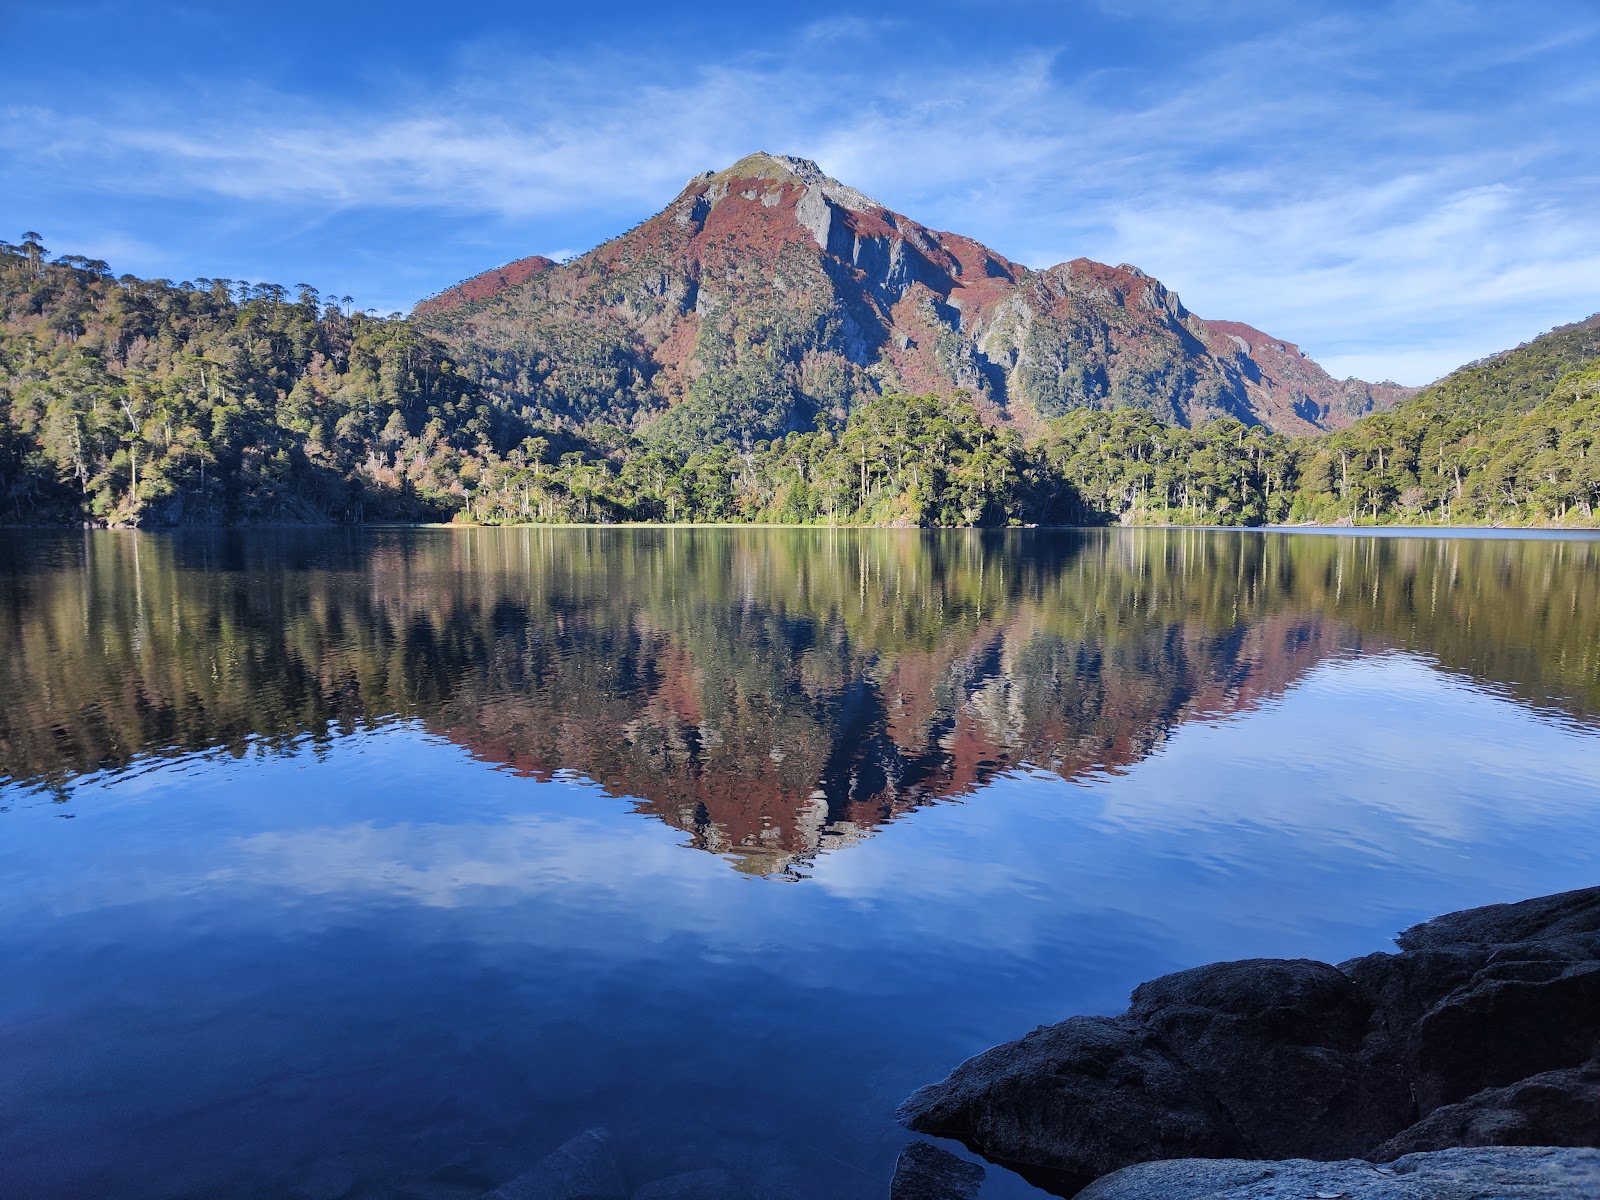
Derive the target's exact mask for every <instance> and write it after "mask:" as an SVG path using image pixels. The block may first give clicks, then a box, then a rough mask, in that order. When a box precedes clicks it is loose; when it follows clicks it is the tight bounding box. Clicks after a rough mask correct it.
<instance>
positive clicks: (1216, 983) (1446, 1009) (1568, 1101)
mask: <svg viewBox="0 0 1600 1200" xmlns="http://www.w3.org/2000/svg"><path fill="white" fill-rule="evenodd" d="M1495 939H1510V940H1495ZM1399 942H1400V944H1401V947H1402V949H1401V951H1400V953H1398V954H1372V955H1368V956H1366V957H1365V958H1360V959H1355V960H1352V961H1350V962H1347V963H1344V964H1342V965H1341V966H1339V967H1332V966H1329V965H1328V964H1326V963H1318V962H1312V961H1310V960H1306V959H1294V960H1277V959H1254V960H1248V961H1244V962H1235V963H1217V964H1213V965H1211V966H1207V967H1199V968H1196V969H1194V970H1190V971H1180V972H1177V973H1176V974H1173V975H1168V976H1165V977H1163V978H1161V979H1157V980H1154V981H1152V982H1150V983H1147V984H1144V985H1142V986H1140V987H1139V988H1138V989H1136V990H1135V991H1134V994H1133V997H1132V1001H1131V1003H1130V1005H1129V1008H1128V1011H1127V1012H1126V1013H1124V1014H1123V1015H1122V1016H1120V1017H1114V1018H1106V1017H1074V1018H1070V1019H1068V1020H1066V1021H1063V1022H1061V1023H1060V1024H1058V1025H1051V1026H1046V1027H1042V1028H1040V1029H1037V1030H1035V1031H1034V1032H1033V1033H1030V1034H1028V1035H1027V1036H1026V1037H1024V1038H1022V1039H1021V1040H1019V1041H1016V1042H1010V1043H1007V1044H1006V1045H1003V1046H997V1047H995V1048H994V1049H992V1050H988V1051H986V1052H984V1053H983V1054H980V1055H978V1056H977V1057H975V1058H972V1059H969V1060H968V1061H967V1062H965V1063H962V1064H961V1065H960V1066H959V1067H957V1068H956V1069H955V1071H953V1072H952V1073H951V1074H950V1076H949V1077H948V1078H947V1079H945V1080H943V1081H942V1082H940V1083H936V1084H932V1085H930V1086H928V1087H925V1088H922V1089H921V1090H920V1091H918V1092H916V1093H915V1094H914V1095H912V1096H911V1097H910V1098H909V1099H907V1100H906V1102H905V1103H904V1104H903V1105H902V1106H901V1108H900V1112H899V1116H900V1119H901V1120H902V1121H903V1122H904V1123H905V1124H906V1125H908V1126H909V1127H910V1128H912V1129H914V1130H916V1131H918V1132H921V1133H929V1134H937V1135H941V1136H945V1137H952V1138H957V1139H960V1140H961V1141H964V1142H965V1143H966V1144H967V1145H968V1146H970V1147H971V1148H972V1149H974V1150H976V1151H978V1152H979V1153H980V1154H983V1155H984V1156H985V1157H986V1158H989V1159H990V1160H991V1161H994V1162H998V1163H1002V1164H1004V1165H1006V1166H1009V1167H1012V1168H1014V1169H1015V1170H1017V1171H1019V1172H1020V1173H1021V1174H1023V1175H1024V1176H1025V1177H1027V1178H1028V1179H1030V1180H1031V1181H1033V1182H1034V1183H1036V1184H1039V1185H1040V1186H1043V1187H1047V1188H1049V1189H1051V1190H1053V1191H1056V1192H1058V1193H1060V1194H1062V1195H1070V1194H1072V1193H1073V1192H1074V1191H1076V1190H1077V1189H1079V1188H1081V1187H1083V1186H1084V1185H1085V1184H1087V1183H1088V1182H1089V1181H1090V1180H1093V1179H1095V1178H1098V1177H1099V1176H1101V1175H1104V1174H1106V1173H1107V1172H1110V1171H1114V1170H1116V1169H1118V1168H1120V1167H1124V1166H1127V1165H1129V1164H1131V1163H1138V1162H1145V1161H1150V1160H1158V1159H1176V1158H1212V1159H1215V1158H1235V1159H1240V1158H1248V1159H1279V1158H1308V1159H1320V1160H1334V1159H1343V1158H1352V1157H1387V1158H1393V1157H1395V1156H1396V1155H1398V1154H1404V1153H1408V1152H1411V1151H1418V1150H1428V1149H1437V1148H1440V1147H1442V1146H1445V1145H1460V1144H1463V1143H1464V1142H1476V1143H1480V1144H1485V1145H1500V1144H1517V1145H1548V1144H1573V1145H1597V1144H1600V1122H1594V1121H1591V1120H1589V1119H1588V1114H1589V1113H1591V1112H1592V1110H1593V1109H1592V1105H1593V1100H1592V1095H1591V1088H1592V1084H1590V1083H1588V1082H1586V1080H1588V1078H1589V1077H1588V1076H1587V1075H1585V1074H1584V1073H1583V1072H1580V1071H1579V1070H1578V1068H1580V1067H1581V1066H1582V1065H1583V1064H1584V1063H1587V1062H1590V1061H1591V1060H1594V1059H1596V1058H1600V888H1588V889H1584V890H1582V891H1579V892H1569V893H1564V894H1562V895H1559V896H1549V897H1543V898H1541V899H1538V900H1533V901H1526V902H1523V903H1521V904H1504V905H1492V906H1490V907H1489V908H1485V909H1476V910H1472V911H1470V912H1465V913H1454V914H1450V915H1449V916H1445V917H1440V918H1436V919H1435V920H1432V921H1428V922H1425V923H1423V924H1422V925H1418V926H1415V927H1413V928H1412V929H1409V930H1407V931H1406V932H1405V933H1403V934H1402V935H1400V938H1399ZM1535 1076H1537V1077H1539V1078H1538V1079H1537V1080H1536V1079H1535V1078H1534V1077H1535ZM1524 1081H1525V1082H1526V1086H1515V1085H1519V1084H1521V1083H1523V1082H1524ZM1447 1109H1448V1110H1450V1111H1446V1110H1447ZM1436 1113H1438V1114H1439V1115H1438V1116H1437V1118H1436V1119H1434V1114H1436ZM1430 1121H1431V1122H1432V1123H1431V1124H1430V1123H1429V1122H1430Z"/></svg>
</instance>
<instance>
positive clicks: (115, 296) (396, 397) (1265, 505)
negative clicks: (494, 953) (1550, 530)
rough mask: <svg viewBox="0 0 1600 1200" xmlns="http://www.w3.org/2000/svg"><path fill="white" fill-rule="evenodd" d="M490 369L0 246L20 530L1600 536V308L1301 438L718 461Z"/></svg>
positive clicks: (291, 312)
mask: <svg viewBox="0 0 1600 1200" xmlns="http://www.w3.org/2000/svg"><path fill="white" fill-rule="evenodd" d="M483 371H484V368H481V367H478V366H475V365H473V364H458V363H457V362H456V361H455V360H454V359H453V357H452V355H451V353H450V352H449V351H448V350H447V348H446V347H445V345H444V344H443V343H442V342H440V341H439V340H437V339H436V338H435V337H434V336H432V335H431V334H430V333H428V332H427V331H426V330H424V329H422V328H421V327H419V326H418V325H416V324H414V323H413V322H411V321H409V320H407V319H405V318H404V317H402V316H401V315H400V314H393V315H391V316H389V317H379V316H377V315H375V314H371V313H362V312H355V311H352V310H351V306H350V302H349V299H348V297H324V296H321V295H319V293H318V292H317V291H316V289H314V288H312V287H310V286H308V285H304V284H301V285H296V286H295V288H294V289H292V290H290V289H286V288H283V287H281V286H278V285H274V284H261V283H256V284H252V283H248V282H244V281H238V280H229V279H199V280H193V281H183V282H181V283H172V282H170V281H167V280H162V279H156V280H144V279H138V278H135V277H133V276H130V275H122V276H113V275H112V274H111V271H110V269H109V268H108V266H107V265H106V264H105V263H103V262H98V261H95V260H90V259H85V258H83V257H81V256H76V255H65V256H61V257H56V258H52V257H50V255H49V252H48V251H47V250H46V249H45V247H44V246H43V245H42V244H41V240H40V238H39V236H38V235H37V234H32V233H29V234H26V235H24V237H23V240H22V242H21V243H20V244H19V245H10V244H9V243H0V522H3V523H12V524H62V523H76V522H81V521H88V522H92V523H97V524H108V525H144V526H172V525H191V524H252V523H274V522H289V523H298V522H346V523H361V522H367V521H377V520H402V521H415V520H457V521H472V522H478V523H484V524H507V523H521V522H620V521H686V522H785V523H823V524H883V525H1029V524H1078V525H1094V524H1106V523H1113V522H1118V521H1120V522H1123V523H1129V524H1135V523H1170V524H1222V525H1260V524H1265V523H1276V522H1316V523H1346V524H1387V523H1412V524H1473V523H1505V524H1542V523H1563V524H1585V525H1588V524H1595V523H1597V521H1600V447H1597V444H1596V443H1597V434H1600V318H1591V319H1590V320H1588V321H1585V322H1582V323H1580V324H1577V325H1573V326H1568V327H1565V328H1564V329H1560V330H1557V331H1555V332H1553V333H1551V334H1548V335H1546V336H1545V337H1543V338H1540V339H1538V340H1536V341H1534V342H1532V343H1530V344H1529V345H1527V346H1524V347H1520V348H1519V349H1517V350H1513V351H1510V352H1507V353H1506V354H1502V355H1498V356H1496V357H1494V358H1491V359H1488V360H1485V361H1484V362H1482V363H1477V364H1473V365H1471V366H1469V367H1466V368H1463V369H1462V370H1460V371H1457V372H1455V373H1453V374H1452V375H1450V376H1448V377H1447V378H1446V379H1444V380H1441V381H1440V382H1439V383H1437V384H1435V385H1433V386H1431V387H1429V388H1426V389H1424V390H1423V391H1422V392H1420V393H1418V394H1417V395H1416V396H1415V397H1413V398H1411V399H1409V400H1407V401H1405V402H1403V403H1402V404H1400V405H1399V406H1398V407H1397V408H1395V409H1394V410H1393V411H1391V412H1387V413H1377V414H1373V415H1370V416H1367V417H1365V418H1363V419H1361V420H1359V421H1357V422H1356V423H1354V424H1353V425H1351V426H1350V427H1348V428H1346V429H1343V430H1340V431H1338V432H1335V433H1331V434H1326V435H1322V436H1319V437H1313V438H1298V439H1296V438H1289V437H1285V436H1283V435H1280V434H1275V433H1271V432H1269V431H1267V430H1265V429H1263V428H1261V427H1258V426H1247V425H1245V424H1242V423H1241V422H1239V421H1237V420H1235V419H1233V418H1231V417H1222V418H1217V419H1213V420H1210V421H1207V422H1205V423H1202V424H1199V425H1197V426H1195V427H1194V428H1185V427H1182V426H1179V425H1174V424H1169V423H1164V422H1163V421H1161V420H1159V419H1157V418H1156V417H1155V416H1153V415H1151V414H1149V413H1147V412H1142V411H1138V410H1121V411H1112V412H1104V411H1094V410H1088V409H1081V410H1076V411H1072V412H1069V413H1067V414H1066V415H1065V416H1062V417H1059V418H1057V419H1056V420H1055V421H1053V422H1051V423H1050V424H1049V425H1048V426H1047V427H1046V428H1045V430H1044V432H1043V433H1042V435H1040V436H1037V437H1035V438H1033V439H1032V440H1030V441H1024V439H1023V438H1022V437H1021V435H1020V434H1018V433H1017V432H1016V431H1015V430H1012V429H1010V428H1007V427H1004V426H1002V427H1000V428H995V427H994V426H993V425H992V423H988V422H986V421H985V420H983V419H982V417H981V415H980V411H979V407H978V404H977V403H976V402H975V401H974V399H973V397H971V396H969V395H967V394H966V393H961V392H958V393H956V394H954V395H950V396H905V395H884V396H862V397H860V398H859V399H857V401H856V402H855V403H854V404H853V405H851V406H850V407H849V408H848V411H847V412H846V413H845V415H844V416H843V417H842V418H840V417H838V416H837V415H835V414H834V413H830V412H826V411H824V412H818V413H816V414H814V415H812V416H811V417H810V418H809V420H808V421H807V428H805V429H803V430H800V431H792V432H787V433H782V434H781V435H778V433H777V430H776V429H775V430H774V434H775V436H773V437H771V438H770V439H763V440H757V441H753V442H736V441H717V440H714V438H713V436H712V435H711V434H709V433H708V432H707V431H706V429H705V428H703V424H704V423H698V422H695V421H692V420H688V419H685V420H670V419H659V420H655V421H654V422H647V423H642V424H640V425H639V426H638V427H636V428H629V429H623V428H619V427H617V426H614V425H607V424H601V423H593V422H591V423H588V424H575V423H572V422H557V423H552V424H549V425H546V424H541V423H540V417H539V415H538V413H539V410H538V409H537V408H534V407H531V406H527V405H519V404H518V403H517V402H516V398H515V396H514V395H513V394H511V393H508V392H507V391H506V389H505V387H504V381H503V380H499V379H496V378H491V377H489V376H487V375H485V376H484V377H483V378H479V375H481V374H483ZM744 384H748V385H749V386H748V388H746V390H747V391H748V390H749V389H751V388H754V389H755V391H759V388H758V387H757V386H756V385H757V384H759V380H756V381H749V380H746V381H744ZM744 384H741V386H744ZM754 394H755V392H751V395H754ZM723 399H726V398H720V399H719V398H718V397H715V396H710V397H701V398H700V401H697V403H703V405H710V406H712V407H715V406H716V405H717V404H720V403H722V402H723ZM737 399H738V400H739V402H740V403H750V402H753V401H751V399H750V396H746V395H744V394H743V393H741V396H740V397H738V398H737ZM686 411H687V410H686ZM670 415H671V414H670V413H669V414H668V416H669V417H670Z"/></svg>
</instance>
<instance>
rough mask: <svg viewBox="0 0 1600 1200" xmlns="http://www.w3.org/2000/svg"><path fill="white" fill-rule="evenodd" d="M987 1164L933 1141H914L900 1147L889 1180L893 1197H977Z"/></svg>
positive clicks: (892, 1199)
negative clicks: (976, 1161)
mask: <svg viewBox="0 0 1600 1200" xmlns="http://www.w3.org/2000/svg"><path fill="white" fill-rule="evenodd" d="M982 1186H983V1168H982V1167H980V1166H979V1165H978V1164H977V1163H970V1162H968V1161H967V1160H966V1159H964V1158H958V1157H956V1156H955V1155H954V1154H951V1153H950V1151H948V1150H942V1149H940V1148H939V1147H938V1146H935V1145H933V1144H932V1143H931V1142H910V1143H908V1144H907V1145H906V1148H905V1149H904V1150H902V1151H900V1158H899V1160H898V1161H897V1162H896V1163H895V1164H894V1179H893V1180H892V1181H891V1182H890V1184H889V1200H976V1197H977V1195H978V1189H979V1188H981V1187H982Z"/></svg>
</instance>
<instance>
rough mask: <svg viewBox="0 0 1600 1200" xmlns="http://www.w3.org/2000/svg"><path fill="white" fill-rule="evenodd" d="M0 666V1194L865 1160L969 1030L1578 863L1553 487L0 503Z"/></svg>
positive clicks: (1593, 564) (1598, 803)
mask: <svg viewBox="0 0 1600 1200" xmlns="http://www.w3.org/2000/svg"><path fill="white" fill-rule="evenodd" d="M0 700H3V703H0V961H3V962H4V963H5V964H6V971H5V979H6V983H5V986H4V988H0V1117H3V1119H0V1195H4V1196H10V1195H19V1196H24V1195H25V1196H30V1197H39V1198H41V1200H49V1198H53V1197H63V1198H65V1197H73V1198H76V1197H84V1196H98V1195H106V1196H111V1195H115V1196H118V1197H124V1198H127V1200H144V1198H155V1197H171V1198H177V1197H184V1198H189V1197H205V1196H221V1195H227V1196H243V1197H249V1196H263V1197H264V1196H280V1195H287V1194H292V1193H294V1192H295V1191H296V1189H300V1190H301V1191H302V1192H303V1193H304V1194H306V1195H312V1194H318V1195H323V1196H326V1197H327V1198H328V1200H335V1198H336V1197H337V1196H339V1195H341V1194H344V1195H348V1196H351V1197H362V1198H365V1197H403V1196H410V1197H419V1198H420V1197H426V1198H428V1200H450V1197H452V1196H457V1195H459V1196H460V1197H462V1198H463V1200H464V1198H465V1197H467V1196H471V1195H475V1194H476V1193H477V1192H479V1191H481V1190H483V1189H484V1188H487V1187H490V1186H493V1185H495V1184H497V1183H499V1182H501V1181H503V1180H505V1179H507V1178H510V1177H511V1176H513V1175H515V1174H517V1173H519V1172H520V1171H522V1170H524V1169H525V1168H526V1167H528V1166H529V1165H530V1164H532V1163H533V1162H536V1161H537V1160H538V1159H539V1158H540V1157H541V1156H542V1155H543V1154H545V1153H547V1152H548V1151H549V1150H551V1149H552V1148H554V1147H555V1146H557V1145H558V1144H560V1143H561V1142H563V1141H565V1140H566V1139H567V1138H569V1137H571V1136H572V1135H574V1134H576V1133H578V1132H581V1131H582V1130H584V1129H587V1128H591V1127H594V1126H604V1127H606V1128H607V1129H608V1130H609V1131H610V1132H611V1135H612V1137H613V1139H614V1142H615V1144H616V1145H617V1146H618V1147H619V1152H620V1153H621V1154H622V1156H623V1158H624V1166H625V1168H626V1169H627V1171H628V1172H629V1174H630V1176H631V1178H632V1179H633V1180H634V1181H635V1182H636V1183H641V1184H642V1183H644V1182H646V1181H648V1180H651V1179H654V1178H659V1177H661V1176H665V1175H669V1174H672V1173H673V1172H675V1171H681V1170H687V1169H693V1168H697V1167H702V1166H707V1165H717V1166H723V1167H726V1168H728V1169H729V1170H730V1171H732V1172H733V1173H734V1174H735V1176H736V1178H737V1181H738V1186H739V1187H740V1189H741V1191H742V1193H743V1194H747V1195H752V1196H757V1195H760V1196H770V1197H774V1198H776V1197H782V1196H822V1195H827V1196H839V1197H857V1196H859V1197H868V1196H872V1197H877V1196H881V1195H883V1194H885V1192H886V1187H887V1180H888V1178H889V1175H890V1173H891V1171H892V1169H893V1163H894V1159H895V1156H896V1154H897V1153H898V1151H899V1149H900V1148H901V1147H902V1146H903V1145H904V1144H905V1142H906V1140H907V1135H906V1134H905V1132H904V1131H903V1130H900V1129H899V1128H898V1127H897V1126H896V1125H895V1123H894V1120H893V1115H892V1114H893V1109H894V1106H895V1104H896V1103H897V1102H898V1101H899V1100H900V1099H901V1098H902V1097H903V1096H904V1095H905V1094H907V1093H908V1092H910V1091H911V1090H912V1089H914V1088H915V1087H917V1086H919V1085H920V1084H922V1083H925V1082H928V1081H930V1080H932V1079H935V1078H937V1077H939V1076H941V1075H943V1074H944V1073H945V1072H946V1071H947V1070H948V1069H949V1068H950V1067H951V1066H952V1065H954V1064H955V1063H956V1062H957V1061H959V1060H960V1059H962V1058H963V1057H966V1056H967V1055H970V1054H972V1053H975V1052H977V1051H978V1050H981V1049H983V1048H984V1047H986V1046H988V1045H990V1044H992V1043H994V1042H997V1041H1001V1040H1005V1039H1007V1038H1010V1037H1014V1036H1016V1035H1017V1034H1019V1033H1021V1032H1023V1031H1025V1030H1027V1029H1029V1028H1031V1027H1033V1026H1034V1025H1036V1024H1039V1023H1042V1022H1045V1021H1052V1020H1057V1019H1060V1018H1061V1017H1063V1016H1067V1015H1069V1014H1072V1013H1075V1012H1110V1011H1116V1010H1118V1009H1120V1008H1121V1007H1122V1005H1123V1004H1124V1002H1125V1000H1126V996H1127V993H1128V991H1129V990H1130V989H1131V988H1132V986H1133V985H1134V984H1136V983H1138V982H1139V981H1141V980H1143V979H1146V978H1149V977H1151V976H1153V975H1156V974H1159V973H1162V972H1165V971H1168V970H1173V969H1178V968H1181V967H1185V966H1191V965H1195V964H1197V963H1202V962H1209V961H1213V960H1216V959H1220V958H1234V957H1246V956H1253V955H1293V956H1299V955H1309V956H1312V957H1319V958H1324V959H1328V960H1332V961H1338V960H1340V959H1342V958H1345V957H1348V956H1351V955H1355V954H1359V953H1365V952H1367V951H1370V950H1374V949H1379V948H1383V947H1384V946H1386V945H1387V942H1388V938H1389V937H1390V935H1391V934H1392V933H1393V932H1394V931H1396V930H1397V929H1399V928H1401V927H1403V926H1404V925H1407V924H1410V923H1412V922H1414V921H1417V920H1420V919H1422V918H1425V917H1427V916H1430V915H1433V914H1434V913H1437V912H1443V911H1447V910H1450V909H1454V908H1461V907H1466V906H1470V905H1475V904H1483V903H1490V902H1494V901H1500V900H1510V899H1516V898H1520V897H1523V896H1528V895H1535V894H1540V893H1545V892H1550V891H1555V890H1560V889H1563V888H1569V887H1577V886H1585V885H1590V884H1593V883H1595V882H1597V880H1596V878H1595V872H1594V865H1593V864H1594V863H1595V862H1596V861H1600V736H1597V732H1596V727H1597V720H1596V718H1597V714H1600V542H1596V541H1594V540H1585V539H1581V538H1556V539H1531V538H1510V537H1496V538H1473V539H1467V538H1437V537H1426V538H1425V537H1408V538H1367V537H1362V538H1355V537H1344V536H1326V535H1322V536H1312V535H1304V534H1289V533H1248V532H1198V531H1191V532H1184V531H1127V532H1107V533H1091V534H1057V533H1044V532H1038V533H1015V534H1005V535H1001V534H977V533H970V534H969V533H960V534H924V533H916V532H911V531H882V532H848V531H825V530H822V531H804V530H747V531H740V530H626V531H623V530H615V531H604V530H550V529H544V530H538V529H534V530H493V531H490V530H485V531H450V530H423V531H370V532H365V533H361V532H350V531H337V532H326V531H325V532H271V531H259V532H244V533H230V534H204V535H182V536H155V535H147V534H121V533H88V534H71V535H44V534H7V535H0ZM1027 1194H1030V1189H1028V1188H1027V1187H1026V1185H1024V1184H1022V1183H1021V1182H1020V1181H1019V1180H1016V1179H1014V1178H1013V1177H1011V1176H1009V1175H1007V1174H1006V1173H1005V1172H1003V1171H1001V1170H999V1169H996V1168H991V1169H990V1171H989V1179H988V1182H987V1183H986V1185H985V1195H986V1196H1021V1195H1027Z"/></svg>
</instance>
